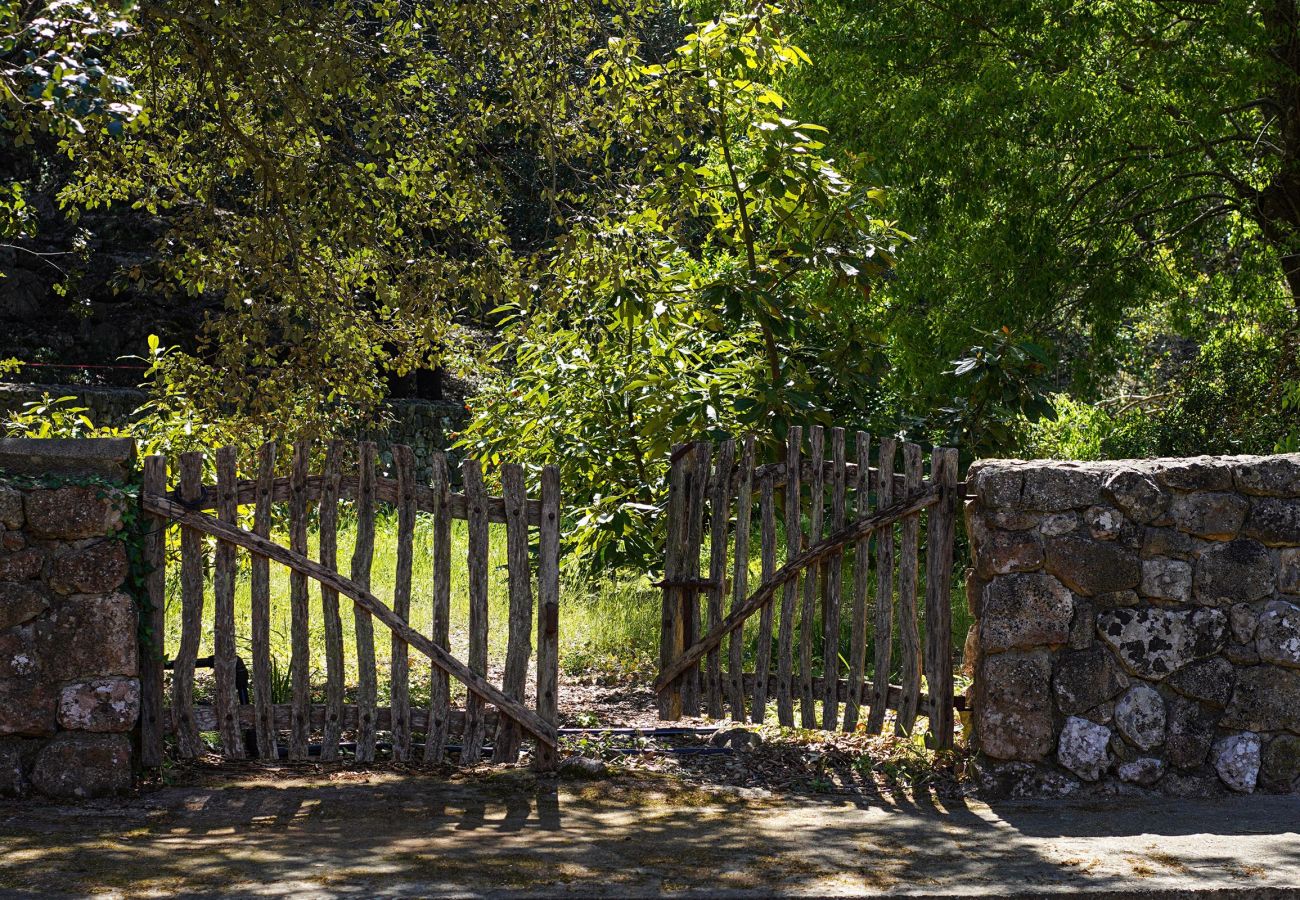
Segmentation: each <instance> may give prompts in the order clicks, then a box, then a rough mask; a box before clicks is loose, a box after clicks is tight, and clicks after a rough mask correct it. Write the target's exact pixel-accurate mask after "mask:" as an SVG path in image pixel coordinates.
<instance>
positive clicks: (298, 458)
mask: <svg viewBox="0 0 1300 900" xmlns="http://www.w3.org/2000/svg"><path fill="white" fill-rule="evenodd" d="M310 458H311V443H310V442H307V441H299V442H298V443H296V444H294V445H293V469H292V471H291V472H290V478H289V549H290V550H292V551H294V552H295V553H301V554H303V555H304V556H306V555H307V464H308V461H309V460H310ZM289 644H290V648H289V649H290V656H289V680H290V684H291V688H292V691H293V698H292V699H293V709H292V710H291V712H290V714H289V758H290V759H306V758H307V744H308V741H309V739H310V738H311V620H310V613H309V610H308V605H307V576H306V575H304V574H302V573H301V572H298V571H294V570H290V572H289Z"/></svg>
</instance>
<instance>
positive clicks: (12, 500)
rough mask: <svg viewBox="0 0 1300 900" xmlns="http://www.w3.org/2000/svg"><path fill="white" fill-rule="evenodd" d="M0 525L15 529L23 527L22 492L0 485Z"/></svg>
mask: <svg viewBox="0 0 1300 900" xmlns="http://www.w3.org/2000/svg"><path fill="white" fill-rule="evenodd" d="M0 525H4V527H5V528H9V529H12V530H15V531H16V530H17V529H19V528H22V527H23V492H22V491H19V490H16V489H15V488H11V487H9V486H8V485H0Z"/></svg>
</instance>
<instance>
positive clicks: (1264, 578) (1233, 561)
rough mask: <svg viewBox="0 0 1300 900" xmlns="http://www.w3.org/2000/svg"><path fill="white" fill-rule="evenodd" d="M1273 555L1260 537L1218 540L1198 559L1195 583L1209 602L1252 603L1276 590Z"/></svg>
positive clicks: (1201, 597) (1202, 600) (1198, 597)
mask: <svg viewBox="0 0 1300 900" xmlns="http://www.w3.org/2000/svg"><path fill="white" fill-rule="evenodd" d="M1274 583H1275V579H1274V574H1273V558H1272V556H1270V555H1269V552H1268V550H1267V549H1266V548H1265V547H1264V545H1263V544H1260V543H1259V542H1258V541H1252V540H1249V539H1245V538H1243V539H1242V540H1237V541H1229V542H1228V543H1226V544H1216V545H1214V546H1212V547H1210V548H1209V549H1208V550H1206V551H1205V552H1204V553H1202V554H1201V555H1200V557H1199V558H1197V560H1196V570H1195V574H1194V576H1193V583H1192V587H1193V590H1194V592H1195V596H1196V602H1197V603H1201V604H1204V605H1206V606H1229V605H1231V604H1233V603H1242V602H1245V603H1249V602H1250V601H1251V600H1258V599H1259V598H1260V597H1266V596H1268V595H1269V594H1271V593H1273V585H1274Z"/></svg>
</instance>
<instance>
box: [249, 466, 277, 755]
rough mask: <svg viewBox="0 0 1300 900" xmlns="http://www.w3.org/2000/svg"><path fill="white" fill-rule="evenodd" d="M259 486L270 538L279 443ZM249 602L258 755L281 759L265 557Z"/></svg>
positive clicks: (258, 522) (255, 567) (256, 565)
mask: <svg viewBox="0 0 1300 900" xmlns="http://www.w3.org/2000/svg"><path fill="white" fill-rule="evenodd" d="M257 460H258V467H257V485H256V488H255V494H254V500H255V501H256V504H257V505H256V507H254V510H253V533H254V534H256V535H257V536H258V537H263V538H265V537H270V534H271V500H272V497H273V496H274V494H273V490H274V488H275V442H273V441H267V442H266V443H265V444H263V445H262V447H261V449H260V450H259V451H258V454H257ZM248 565H249V574H248V584H249V599H250V605H251V607H252V610H251V611H252V645H253V730H254V733H255V734H256V735H257V755H258V756H259V757H261V758H262V759H279V756H280V752H279V747H278V745H277V744H276V730H275V711H274V706H273V703H274V698H273V697H272V696H271V568H270V565H271V564H270V560H268V559H267V558H266V557H265V556H258V555H257V554H256V553H254V554H252V555H251V557H250V558H249V561H248Z"/></svg>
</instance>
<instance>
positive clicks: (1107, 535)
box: [1083, 506, 1124, 541]
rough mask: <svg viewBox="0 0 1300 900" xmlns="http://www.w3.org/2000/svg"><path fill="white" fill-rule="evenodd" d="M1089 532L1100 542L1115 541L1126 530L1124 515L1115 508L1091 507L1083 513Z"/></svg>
mask: <svg viewBox="0 0 1300 900" xmlns="http://www.w3.org/2000/svg"><path fill="white" fill-rule="evenodd" d="M1083 521H1085V522H1087V523H1088V532H1089V534H1091V535H1092V536H1093V537H1094V538H1096V539H1097V540H1099V541H1113V540H1115V539H1116V538H1118V537H1119V535H1120V532H1121V531H1122V530H1123V529H1124V514H1123V513H1122V512H1120V511H1119V510H1118V509H1116V508H1115V507H1113V506H1090V507H1088V509H1087V510H1085V511H1084V513H1083Z"/></svg>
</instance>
